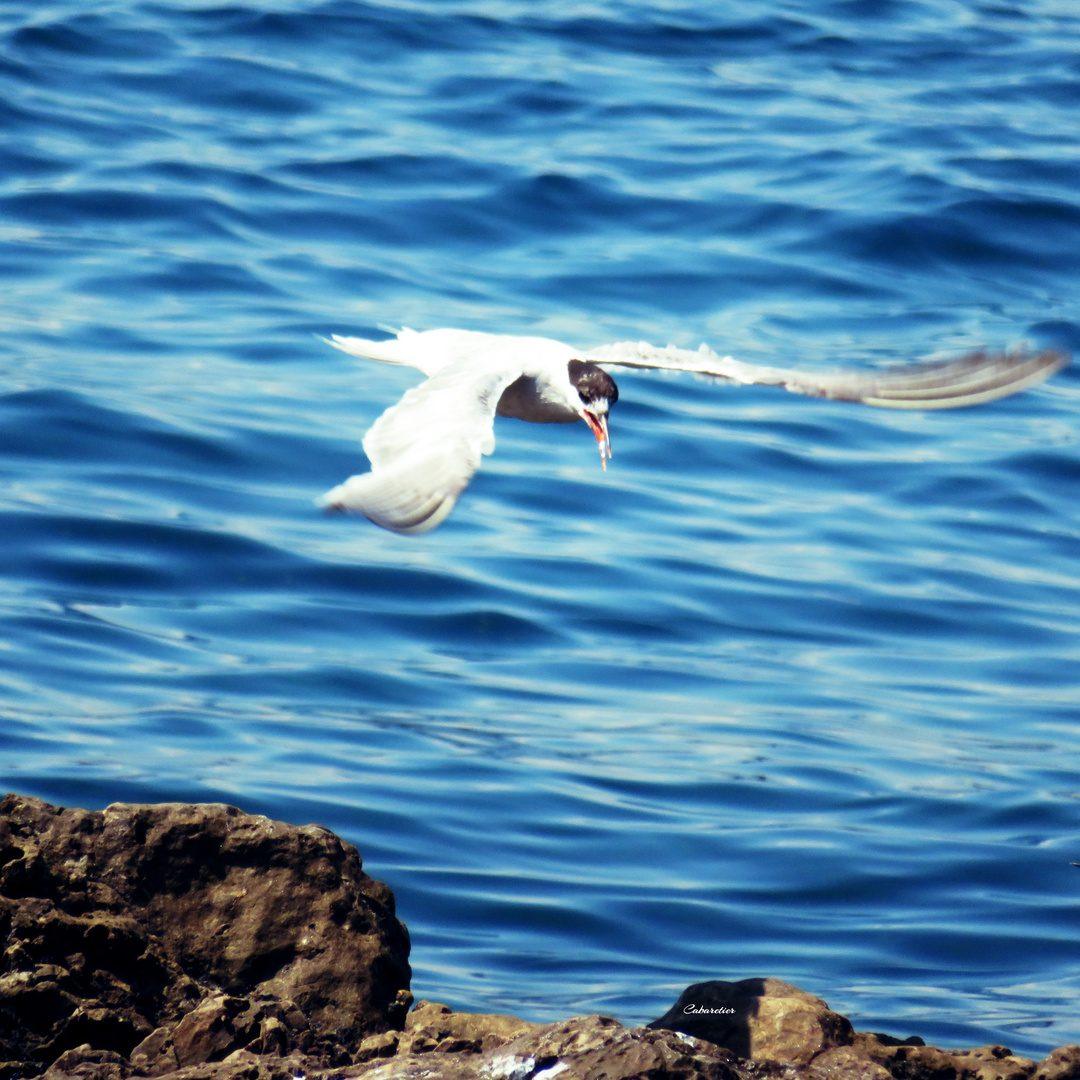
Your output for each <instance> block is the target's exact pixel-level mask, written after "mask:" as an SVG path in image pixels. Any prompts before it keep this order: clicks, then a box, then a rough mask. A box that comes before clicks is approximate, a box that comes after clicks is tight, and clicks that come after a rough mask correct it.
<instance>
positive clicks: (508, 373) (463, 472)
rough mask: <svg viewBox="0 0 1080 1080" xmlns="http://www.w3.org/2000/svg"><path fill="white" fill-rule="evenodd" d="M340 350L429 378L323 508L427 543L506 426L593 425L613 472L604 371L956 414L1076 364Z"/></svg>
mask: <svg viewBox="0 0 1080 1080" xmlns="http://www.w3.org/2000/svg"><path fill="white" fill-rule="evenodd" d="M329 343H330V344H331V345H334V346H335V347H336V348H338V349H341V350H342V351H344V352H347V353H351V354H352V355H354V356H362V357H366V358H367V359H369V360H381V361H382V362H384V363H387V364H403V365H405V366H407V367H413V368H416V369H418V370H419V371H420V372H422V373H423V374H424V375H425V376H426V379H425V380H424V382H422V383H421V384H420V385H419V386H415V387H413V388H412V389H411V390H408V391H406V393H405V395H404V397H402V399H401V400H400V401H399V402H398V403H397V404H396V405H392V406H391V407H390V408H389V409H387V410H386V412H384V413H383V414H382V416H380V417H379V419H378V420H376V421H375V423H374V424H372V426H371V428H370V430H369V431H368V433H367V434H366V435H365V436H364V440H363V446H364V453H366V454H367V456H368V460H369V461H370V462H371V471H370V472H366V473H361V474H360V475H358V476H350V477H349V478H348V480H346V481H345V482H344V483H342V484H339V485H338V486H337V487H336V488H334V489H333V490H332V491H328V492H327V493H326V495H324V496H323V497H322V499H321V500H320V503H321V505H323V506H325V507H327V508H328V509H332V510H348V511H353V512H355V513H359V514H363V515H364V516H365V517H367V518H369V519H370V520H371V521H373V522H375V524H376V525H381V526H382V527H383V528H385V529H391V530H393V531H394V532H398V533H423V532H427V531H428V530H430V529H434V528H435V526H436V525H438V524H439V523H440V522H442V521H443V520H444V519H445V518H446V516H447V514H449V513H450V511H451V510H452V509H453V508H454V503H455V502H457V499H458V496H459V495H460V494H461V493H462V492H463V491H464V490H465V487H466V486H467V485H468V483H469V481H470V480H471V479H472V475H473V473H474V472H476V470H477V468H478V467H479V465H480V458H481V456H482V455H484V454H490V453H491V452H492V451H493V450H494V449H495V432H494V425H495V417H496V416H513V417H517V418H518V419H519V420H530V421H532V422H533V423H534V424H569V423H574V422H575V421H578V420H584V421H585V423H586V424H588V425H589V428H590V429H591V430H592V433H593V434H594V435H595V436H596V441H597V443H598V444H599V446H600V461H601V463H602V464H603V465H604V468H607V458H610V457H611V438H610V435H609V434H608V412H609V410H610V409H611V406H612V405H614V404H615V402H616V401H618V400H619V391H618V388H617V387H616V385H615V380H614V379H612V377H611V376H610V375H609V374H608V373H607V372H606V371H605V370H604V367H603V366H601V365H604V366H614V367H627V368H662V369H666V370H670V371H690V372H695V373H696V374H699V375H712V376H715V377H716V378H718V379H724V380H726V381H728V382H734V383H742V384H744V385H755V384H756V385H762V386H782V387H783V388H784V389H785V390H790V391H792V392H793V393H796V394H805V395H807V396H808V397H819V398H832V399H833V400H835V401H855V402H860V403H861V404H863V405H877V406H880V407H883V408H887V409H951V408H959V407H961V406H965V405H978V404H980V403H981V402H984V401H993V400H994V399H995V398H1001V397H1006V396H1007V395H1009V394H1015V393H1017V392H1018V391H1020V390H1023V389H1025V388H1026V387H1029V386H1033V385H1035V384H1036V383H1038V382H1042V380H1043V379H1045V378H1047V376H1049V375H1052V374H1053V373H1054V372H1055V371H1057V370H1059V369H1060V368H1061V367H1063V366H1064V365H1065V364H1066V363H1068V360H1069V357H1068V355H1067V354H1065V353H1063V352H1059V351H1057V350H1044V351H1041V352H1035V353H1023V352H973V353H969V354H968V355H966V356H962V357H959V358H958V359H954V360H931V361H924V362H921V363H916V364H909V365H905V366H903V367H894V368H891V369H889V368H887V369H883V370H877V371H832V372H821V373H811V372H802V371H789V370H784V369H783V368H771V367H762V366H760V365H758V364H747V363H742V362H740V361H738V360H733V359H732V358H731V357H730V356H719V355H718V354H717V353H715V352H713V351H712V349H710V348H708V347H707V346H705V345H702V346H701V348H700V349H698V350H697V351H696V352H695V351H693V350H690V349H678V348H675V347H674V346H671V345H669V346H668V347H667V348H663V349H660V348H655V347H654V346H652V345H647V344H645V343H644V342H641V343H632V342H623V343H620V344H617V345H603V346H601V347H599V348H595V349H590V350H588V351H587V352H582V351H581V350H578V349H574V348H571V347H570V346H569V345H564V344H563V343H562V342H559V341H552V340H551V339H549V338H541V337H515V336H512V335H507V334H485V333H480V332H478V331H475V330H428V331H425V332H423V333H417V332H416V331H414V330H402V331H400V332H399V333H398V335H397V337H396V338H391V339H390V340H388V341H364V340H363V339H361V338H353V337H340V336H338V335H337V334H335V335H334V336H333V338H332V339H331V340H330V341H329Z"/></svg>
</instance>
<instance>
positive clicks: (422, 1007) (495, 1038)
mask: <svg viewBox="0 0 1080 1080" xmlns="http://www.w3.org/2000/svg"><path fill="white" fill-rule="evenodd" d="M540 1026H541V1025H540V1024H531V1023H529V1022H528V1021H527V1020H519V1019H518V1018H517V1017H516V1016H505V1015H503V1014H501V1013H455V1012H451V1010H450V1008H449V1007H448V1006H446V1005H440V1004H439V1003H437V1002H433V1001H418V1002H417V1003H416V1007H415V1008H414V1009H413V1011H412V1012H411V1013H409V1015H408V1016H407V1017H406V1018H405V1032H406V1034H407V1035H409V1036H411V1037H412V1039H413V1040H423V1041H424V1048H425V1049H428V1050H431V1049H434V1050H443V1049H445V1048H446V1047H445V1046H444V1044H449V1045H453V1046H454V1047H455V1052H463V1051H472V1050H476V1051H479V1050H492V1049H494V1048H495V1047H496V1046H502V1044H503V1043H506V1042H509V1041H510V1040H511V1039H516V1038H517V1037H518V1036H519V1035H525V1034H528V1033H529V1032H530V1031H536V1030H538V1029H539V1028H540ZM429 1040H430V1043H429V1042H428V1041H429ZM406 1047H408V1048H410V1049H411V1050H412V1052H417V1043H416V1042H408V1041H405V1042H404V1043H403V1049H405V1048H406Z"/></svg>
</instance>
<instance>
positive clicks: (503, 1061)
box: [344, 1014, 768, 1080]
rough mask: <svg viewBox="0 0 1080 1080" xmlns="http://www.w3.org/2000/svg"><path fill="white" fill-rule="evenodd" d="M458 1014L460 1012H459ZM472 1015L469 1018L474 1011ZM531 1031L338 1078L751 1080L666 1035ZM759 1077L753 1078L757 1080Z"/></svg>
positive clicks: (616, 1027) (589, 1024) (611, 1027)
mask: <svg viewBox="0 0 1080 1080" xmlns="http://www.w3.org/2000/svg"><path fill="white" fill-rule="evenodd" d="M461 1015H466V1014H461ZM474 1015H476V1014H474ZM532 1028H533V1030H531V1031H529V1032H526V1033H525V1034H522V1035H519V1036H518V1037H517V1038H515V1039H512V1040H511V1041H509V1042H507V1043H505V1044H504V1045H502V1046H498V1047H495V1048H494V1049H491V1050H487V1051H485V1052H484V1053H482V1054H469V1053H464V1054H462V1053H444V1052H440V1051H434V1052H431V1053H426V1054H405V1055H401V1054H399V1055H398V1056H397V1057H395V1058H393V1059H391V1060H390V1061H386V1062H371V1063H370V1064H368V1065H367V1066H361V1067H360V1068H356V1069H350V1070H349V1071H348V1072H347V1073H345V1074H344V1076H345V1077H349V1078H362V1080H424V1078H427V1080H432V1078H436V1077H437V1078H438V1080H554V1078H555V1077H559V1078H560V1080H586V1078H588V1080H624V1078H625V1080H630V1078H631V1077H633V1078H638V1077H641V1078H646V1077H647V1078H653V1077H655V1078H660V1077H663V1078H665V1080H752V1074H751V1073H750V1072H749V1071H748V1070H746V1069H745V1068H744V1067H743V1066H742V1065H740V1063H739V1062H737V1061H736V1060H735V1058H734V1056H733V1055H732V1054H731V1053H730V1052H728V1051H726V1050H724V1049H722V1048H721V1047H718V1046H715V1045H713V1044H711V1043H705V1042H701V1041H699V1040H696V1039H693V1038H688V1037H687V1036H684V1035H679V1034H676V1033H674V1032H671V1031H658V1030H648V1029H646V1028H626V1027H623V1026H622V1024H620V1023H619V1022H618V1021H617V1020H613V1019H611V1018H610V1017H606V1016H583V1017H576V1018H574V1019H572V1020H565V1021H563V1022H561V1023H557V1024H546V1025H542V1026H538V1025H532ZM761 1075H768V1074H767V1073H765V1074H760V1073H759V1074H753V1076H754V1077H755V1078H756V1077H760V1076H761Z"/></svg>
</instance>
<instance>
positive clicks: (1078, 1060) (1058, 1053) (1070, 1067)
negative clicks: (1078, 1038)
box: [1035, 1046, 1080, 1080]
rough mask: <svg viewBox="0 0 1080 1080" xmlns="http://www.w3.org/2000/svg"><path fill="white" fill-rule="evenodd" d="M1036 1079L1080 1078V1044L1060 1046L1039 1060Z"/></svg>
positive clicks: (1075, 1079)
mask: <svg viewBox="0 0 1080 1080" xmlns="http://www.w3.org/2000/svg"><path fill="white" fill-rule="evenodd" d="M1035 1080H1080V1046H1059V1047H1058V1048H1057V1049H1056V1050H1052V1051H1051V1052H1050V1054H1049V1055H1048V1056H1047V1057H1045V1058H1043V1060H1042V1061H1040V1062H1039V1064H1038V1066H1037V1067H1036V1070H1035Z"/></svg>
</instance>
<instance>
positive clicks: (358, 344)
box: [322, 328, 424, 370]
mask: <svg viewBox="0 0 1080 1080" xmlns="http://www.w3.org/2000/svg"><path fill="white" fill-rule="evenodd" d="M419 337H420V335H419V334H418V333H417V332H416V331H415V330H409V329H408V328H402V329H401V330H398V331H397V337H392V338H387V340H386V341H368V340H367V339H365V338H356V337H344V336H343V335H341V334H331V335H330V337H328V338H323V339H322V340H323V341H325V342H326V343H327V345H333V347H334V348H335V349H340V350H341V351H342V352H346V353H348V354H349V355H350V356H362V357H364V358H365V359H366V360H379V361H381V362H382V363H384V364H401V365H402V366H404V367H412V368H420V370H423V368H424V362H423V361H424V357H423V353H422V351H421V350H420V348H419V347H418V343H417V341H416V339H417V338H419Z"/></svg>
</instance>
